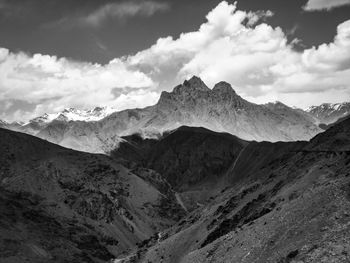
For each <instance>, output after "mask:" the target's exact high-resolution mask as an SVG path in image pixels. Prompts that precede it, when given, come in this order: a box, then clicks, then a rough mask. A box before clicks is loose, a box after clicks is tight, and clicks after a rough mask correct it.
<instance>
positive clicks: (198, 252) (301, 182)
mask: <svg viewBox="0 0 350 263" xmlns="http://www.w3.org/2000/svg"><path fill="white" fill-rule="evenodd" d="M349 138H350V119H347V120H345V121H343V122H341V123H339V124H337V125H335V126H333V127H331V128H330V129H329V130H327V131H326V132H324V133H322V134H320V135H318V136H316V137H315V138H313V139H312V140H311V141H310V142H297V143H267V142H262V143H255V142H254V143H250V144H248V146H247V147H245V148H244V150H243V152H242V153H241V155H240V157H239V158H238V160H237V159H236V161H235V162H234V164H233V167H232V169H231V170H229V172H228V173H227V181H228V182H231V184H228V187H227V188H226V189H224V190H223V191H222V192H221V193H219V194H217V195H216V196H213V198H211V199H210V200H209V201H208V202H207V203H206V204H204V205H203V206H201V207H199V208H197V209H196V210H194V211H193V212H192V213H190V214H189V215H188V216H187V217H185V218H184V219H183V220H181V221H180V222H179V223H177V224H176V225H175V226H173V227H171V228H170V229H168V230H166V231H164V232H162V234H161V235H160V236H161V238H160V240H158V242H156V240H150V241H149V242H148V243H146V244H143V247H141V248H140V249H139V250H138V252H137V253H136V254H134V255H130V256H129V257H128V258H126V259H125V260H124V261H122V262H191V263H194V262H220V263H221V262H238V263H239V262H247V263H248V262H348V261H350V253H349V248H350V236H349V233H350V214H349V211H350V139H349ZM241 156H242V157H241Z"/></svg>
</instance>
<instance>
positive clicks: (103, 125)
mask: <svg viewBox="0 0 350 263" xmlns="http://www.w3.org/2000/svg"><path fill="white" fill-rule="evenodd" d="M101 112H102V113H101ZM111 112H112V111H110V110H109V111H107V110H100V111H99V110H97V109H95V110H94V111H91V112H90V111H89V112H83V111H78V110H75V109H67V110H65V111H64V112H62V113H59V114H53V115H44V116H41V117H39V118H36V119H34V120H32V121H31V122H30V123H28V124H26V125H24V126H23V127H22V128H21V131H23V132H26V133H29V134H32V135H36V136H38V137H40V138H43V139H46V140H48V141H50V142H54V143H57V144H60V145H62V146H65V147H68V148H73V149H76V150H82V151H88V152H95V153H103V152H109V151H110V150H112V149H113V148H115V147H117V146H118V145H119V143H120V141H121V140H120V136H127V135H131V134H134V133H142V134H143V136H144V137H159V134H162V133H163V132H166V131H170V130H173V129H176V128H178V127H180V126H183V125H186V126H195V127H205V128H208V129H210V130H213V131H217V132H228V133H231V134H233V135H236V136H238V137H240V138H242V139H245V140H257V141H294V140H308V139H310V138H312V137H313V136H314V135H316V134H317V133H319V132H320V131H321V129H320V128H319V127H318V126H317V125H315V123H316V122H317V121H316V120H315V118H314V117H312V116H311V115H310V114H308V113H306V112H303V111H301V110H298V109H293V108H290V107H288V106H286V105H283V104H281V103H277V104H267V105H257V104H254V103H250V102H248V101H246V100H244V99H243V98H242V97H240V96H239V95H238V94H237V93H236V92H235V91H234V90H233V88H232V87H231V86H230V84H228V83H226V82H220V83H218V84H216V85H215V86H214V87H213V89H210V88H208V87H207V86H206V85H205V83H203V81H202V80H201V79H199V78H197V77H192V78H191V79H190V80H186V81H185V82H184V83H183V84H181V85H178V86H176V87H175V88H174V89H173V91H172V92H165V91H164V92H162V94H161V96H160V99H159V101H158V103H157V104H156V105H154V106H150V107H147V108H144V109H130V110H124V111H121V112H114V113H112V114H109V113H111ZM107 113H108V114H107ZM89 116H90V117H89ZM91 116H92V117H91ZM102 117H105V118H102ZM101 118H102V119H101Z"/></svg>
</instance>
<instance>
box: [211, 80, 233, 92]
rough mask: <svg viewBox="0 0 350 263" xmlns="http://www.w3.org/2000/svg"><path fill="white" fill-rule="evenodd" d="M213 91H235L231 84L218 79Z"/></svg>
mask: <svg viewBox="0 0 350 263" xmlns="http://www.w3.org/2000/svg"><path fill="white" fill-rule="evenodd" d="M213 91H214V92H221V93H234V94H236V92H235V90H234V89H233V88H232V86H231V84H230V83H227V82H226V81H220V82H219V83H217V84H215V86H214V88H213Z"/></svg>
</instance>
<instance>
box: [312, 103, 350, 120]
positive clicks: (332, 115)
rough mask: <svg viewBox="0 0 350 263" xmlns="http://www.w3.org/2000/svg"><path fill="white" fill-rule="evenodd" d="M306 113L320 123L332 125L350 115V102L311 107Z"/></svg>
mask: <svg viewBox="0 0 350 263" xmlns="http://www.w3.org/2000/svg"><path fill="white" fill-rule="evenodd" d="M306 111H307V112H308V113H310V114H312V115H313V116H314V117H315V118H317V119H318V120H319V121H320V123H323V124H331V123H333V122H336V121H337V120H338V119H340V118H343V117H345V116H347V115H349V114H350V102H344V103H334V104H332V103H323V104H321V105H319V106H311V107H309V108H308V109H307V110H306Z"/></svg>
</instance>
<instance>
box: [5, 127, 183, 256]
mask: <svg viewBox="0 0 350 263" xmlns="http://www.w3.org/2000/svg"><path fill="white" fill-rule="evenodd" d="M0 149H1V155H0V209H1V214H0V251H1V253H0V262H106V261H107V260H110V259H113V258H114V257H116V256H117V255H120V254H122V253H126V252H127V251H128V250H129V249H130V248H132V247H134V246H135V245H136V244H137V243H138V242H141V241H142V240H144V239H148V238H149V237H151V236H152V235H154V234H155V233H157V232H158V231H159V230H162V229H164V228H166V227H168V226H170V225H172V224H173V223H174V222H176V221H177V220H178V219H179V218H181V217H182V216H183V215H184V214H185V211H184V209H183V208H182V207H181V205H180V204H178V202H177V200H176V196H175V194H174V192H173V191H172V190H171V188H170V186H169V184H168V183H167V182H165V181H164V180H163V179H162V178H161V177H160V176H159V175H158V174H157V173H156V172H154V171H150V170H143V171H139V172H138V174H135V173H132V172H130V170H129V169H127V168H125V167H124V166H122V165H120V164H118V163H116V162H115V161H113V160H112V159H111V158H109V157H107V156H104V155H96V154H88V153H83V152H77V151H73V150H69V149H65V148H63V147H60V146H58V145H54V144H51V143H48V142H46V141H43V140H41V139H39V138H36V137H33V136H30V135H26V134H22V133H17V132H13V131H9V130H5V129H0Z"/></svg>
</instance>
